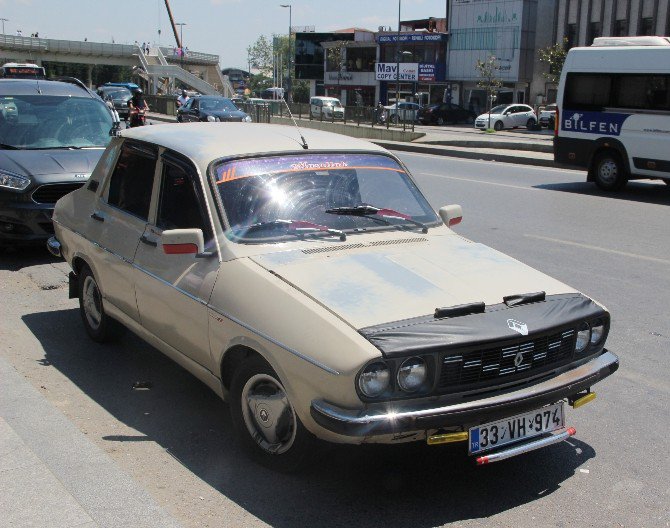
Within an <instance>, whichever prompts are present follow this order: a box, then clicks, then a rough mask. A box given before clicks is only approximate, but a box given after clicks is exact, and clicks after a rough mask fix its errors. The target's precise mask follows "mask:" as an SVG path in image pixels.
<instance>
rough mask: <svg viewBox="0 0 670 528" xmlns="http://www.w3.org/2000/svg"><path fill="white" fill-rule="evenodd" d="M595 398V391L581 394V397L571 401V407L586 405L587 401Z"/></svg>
mask: <svg viewBox="0 0 670 528" xmlns="http://www.w3.org/2000/svg"><path fill="white" fill-rule="evenodd" d="M595 399H596V393H595V392H589V393H588V394H586V395H585V396H582V397H581V398H577V399H576V400H575V401H574V402H572V408H573V409H578V408H579V407H581V406H582V405H586V404H587V403H589V402H591V401H593V400H595Z"/></svg>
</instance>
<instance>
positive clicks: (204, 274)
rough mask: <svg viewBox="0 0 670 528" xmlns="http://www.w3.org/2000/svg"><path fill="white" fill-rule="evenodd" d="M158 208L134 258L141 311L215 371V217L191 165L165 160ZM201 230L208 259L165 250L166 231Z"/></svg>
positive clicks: (163, 336) (173, 157)
mask: <svg viewBox="0 0 670 528" xmlns="http://www.w3.org/2000/svg"><path fill="white" fill-rule="evenodd" d="M159 171H160V178H159V181H158V182H157V185H156V188H155V191H154V192H155V195H156V199H155V201H154V202H155V206H154V207H153V210H152V215H151V218H150V220H149V222H148V223H147V225H146V230H145V232H144V234H143V236H142V237H141V238H140V244H139V247H138V248H137V254H136V256H135V266H134V273H135V282H136V287H135V291H136V296H137V307H138V309H139V314H140V320H141V322H142V326H143V327H144V328H146V329H147V330H148V331H150V332H151V333H152V334H154V335H155V336H156V337H158V338H159V339H160V340H161V341H163V342H165V343H167V344H168V345H170V346H171V347H173V348H174V349H176V350H177V351H178V352H180V353H181V354H183V355H185V356H187V357H189V358H190V359H192V360H193V361H195V362H197V363H199V364H200V365H202V366H203V367H205V368H207V369H211V368H213V367H212V365H211V356H210V349H209V337H208V335H209V333H208V332H209V330H208V325H209V323H208V317H209V316H208V313H207V303H208V302H209V297H210V295H211V292H212V288H213V287H214V282H215V280H216V275H217V273H218V270H219V258H218V257H219V255H218V252H217V251H216V250H215V244H214V235H213V233H214V232H213V228H212V224H211V221H210V220H209V218H210V216H209V214H208V213H207V208H206V205H205V198H204V193H203V190H202V187H201V185H200V180H199V178H198V176H197V173H196V171H195V168H194V167H193V165H192V164H191V162H190V161H188V160H186V159H184V158H182V157H180V156H179V155H177V154H175V153H172V152H165V153H163V155H162V156H161V167H160V168H159ZM192 228H197V229H202V231H203V235H204V240H205V247H206V248H207V249H210V248H214V250H213V251H212V252H211V253H207V254H206V255H198V256H196V255H194V254H183V255H181V254H170V255H166V254H165V253H164V252H163V248H162V244H161V234H162V233H163V231H164V230H167V229H192Z"/></svg>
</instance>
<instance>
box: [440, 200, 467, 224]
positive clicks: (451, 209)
mask: <svg viewBox="0 0 670 528" xmlns="http://www.w3.org/2000/svg"><path fill="white" fill-rule="evenodd" d="M439 213H440V218H441V219H442V221H443V222H444V223H445V224H446V225H447V227H451V226H455V225H456V224H460V223H461V220H463V208H462V207H461V206H460V205H445V206H444V207H441V208H440V211H439Z"/></svg>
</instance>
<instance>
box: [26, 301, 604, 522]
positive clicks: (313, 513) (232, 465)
mask: <svg viewBox="0 0 670 528" xmlns="http://www.w3.org/2000/svg"><path fill="white" fill-rule="evenodd" d="M23 320H24V322H25V323H26V325H27V326H28V328H29V329H30V330H31V331H32V333H33V334H34V335H35V336H36V337H37V338H38V339H39V340H40V342H41V344H42V346H43V347H44V350H45V358H44V359H43V360H40V364H42V365H45V366H53V367H55V368H57V369H58V370H59V371H60V372H62V373H63V374H64V375H65V376H67V377H68V378H69V379H70V380H71V381H72V382H73V383H74V384H75V385H76V386H77V387H78V388H79V389H80V390H82V391H83V392H84V393H85V394H86V395H87V396H89V397H90V398H92V399H93V400H94V401H95V402H97V403H98V404H99V405H100V406H101V407H102V408H103V409H105V410H106V411H107V412H109V413H111V414H112V415H113V416H114V417H115V419H117V420H119V421H121V422H123V423H125V424H127V425H129V426H130V427H132V428H134V429H136V430H137V431H139V432H140V433H142V435H145V436H142V435H139V436H138V435H134V436H122V435H117V436H109V437H105V438H104V440H106V441H109V442H123V441H129V442H141V441H145V440H149V441H154V442H157V443H158V444H159V445H160V446H162V447H163V448H164V449H166V450H167V451H168V452H169V453H170V454H171V455H172V456H174V457H175V458H176V459H178V460H179V461H180V462H181V464H183V465H184V466H185V467H186V468H187V469H188V470H189V471H191V472H192V473H193V474H194V475H196V476H197V477H198V478H200V479H202V480H203V481H205V482H206V483H208V484H209V485H210V486H212V487H213V488H215V489H216V490H218V491H219V492H220V493H222V494H224V495H225V496H226V497H228V498H229V499H231V500H233V501H234V502H235V503H237V504H238V505H239V506H240V507H242V508H244V509H245V510H247V511H248V512H250V513H252V514H253V515H255V516H256V517H258V518H259V519H261V520H262V521H264V522H266V523H268V524H270V525H272V526H277V527H282V528H283V527H285V528H289V527H293V526H319V527H321V528H329V527H336V526H356V527H379V526H385V527H386V528H395V527H398V528H400V527H403V528H404V527H406V526H412V527H430V526H436V525H441V524H444V523H449V522H456V521H459V520H463V519H470V518H480V517H488V516H491V515H494V514H497V513H499V512H503V511H505V510H508V509H511V508H514V507H517V506H519V505H522V504H526V503H529V502H532V501H535V500H537V499H539V498H541V497H543V496H545V495H547V494H550V493H552V492H554V491H555V490H557V489H558V488H559V487H560V486H561V483H562V482H563V481H564V480H566V479H569V478H570V477H571V476H572V475H573V474H574V472H575V470H576V468H577V467H578V466H580V465H581V464H583V463H584V462H586V461H587V460H588V459H590V458H593V457H594V456H595V452H594V450H593V449H592V448H591V447H590V446H589V445H587V444H585V443H583V442H581V441H579V440H576V439H572V440H570V441H569V442H564V443H562V444H558V445H556V446H553V447H550V448H546V449H543V450H540V451H535V452H532V453H529V454H527V455H526V456H522V457H517V458H514V459H511V460H509V461H506V462H502V463H500V464H494V465H491V466H485V467H481V468H477V467H475V466H474V465H473V463H472V460H471V459H469V458H468V457H467V456H466V453H465V448H464V447H460V446H459V447H458V448H455V449H454V448H438V447H428V446H426V445H423V444H421V445H416V444H410V445H404V446H374V445H368V446H362V447H353V446H350V447H334V448H332V449H329V450H328V451H327V452H325V453H324V454H323V456H322V458H321V460H320V461H319V462H318V463H317V464H316V465H315V466H313V467H311V468H310V469H309V470H308V471H306V472H304V473H302V474H299V475H291V476H286V475H281V474H276V473H273V472H271V471H268V470H266V469H264V468H262V467H259V466H257V465H255V464H254V463H253V462H251V461H249V460H248V459H247V458H246V457H245V456H244V455H243V453H242V452H241V450H240V449H239V448H238V446H237V444H236V443H235V442H234V439H233V437H232V426H231V421H230V418H229V414H228V408H227V406H226V405H225V404H223V403H221V401H220V400H219V399H218V397H217V396H216V395H214V394H213V393H212V392H211V391H210V390H209V389H208V388H206V387H205V386H204V385H203V384H201V383H200V382H199V381H197V380H196V379H195V378H194V377H192V376H191V375H190V374H188V373H187V372H186V371H184V370H182V369H181V368H180V367H178V366H177V365H176V364H174V363H173V362H171V361H170V360H168V359H167V358H166V357H164V356H163V355H162V354H161V353H160V352H158V351H157V350H155V349H154V348H152V347H150V346H149V345H147V344H146V343H144V342H143V341H141V340H140V339H139V338H137V337H136V336H134V335H133V334H131V333H128V334H127V335H126V336H124V337H123V338H122V339H121V340H120V342H119V343H117V344H115V345H104V346H101V345H97V344H95V343H93V342H91V341H90V340H89V339H88V338H87V337H86V335H85V333H84V330H83V328H82V325H81V321H80V319H79V313H78V311H77V310H75V309H71V310H61V311H54V312H42V313H33V314H29V315H26V316H24V317H23ZM138 381H140V382H146V383H145V384H144V385H145V386H150V387H151V388H150V390H139V391H138V390H133V389H132V386H133V384H134V383H136V382H138Z"/></svg>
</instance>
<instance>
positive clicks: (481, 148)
mask: <svg viewBox="0 0 670 528" xmlns="http://www.w3.org/2000/svg"><path fill="white" fill-rule="evenodd" d="M147 115H148V116H149V118H150V119H153V120H155V121H161V122H168V123H174V122H176V119H175V118H174V117H173V116H168V115H165V114H157V113H151V112H150V113H148V114H147ZM297 121H298V124H300V120H297ZM337 126H338V127H341V126H342V125H341V124H339V123H338V124H337ZM349 126H351V127H354V128H356V127H357V125H355V124H352V125H349ZM360 126H361V127H363V126H366V127H368V128H369V125H360ZM376 128H378V127H376ZM415 131H416V132H421V133H423V134H424V136H423V137H421V138H419V139H417V140H415V141H412V142H400V141H386V140H378V139H374V140H371V141H372V142H373V143H375V144H377V145H380V146H382V147H384V148H387V149H389V150H399V151H405V152H417V153H422V154H433V155H439V156H451V157H456V158H466V159H478V160H484V161H499V162H503V163H518V164H522V165H534V166H540V167H557V165H556V164H555V163H554V154H553V138H554V135H553V131H551V130H546V129H543V130H538V131H531V130H526V129H517V130H502V131H500V132H495V133H486V132H482V131H480V130H476V129H475V128H474V127H473V126H472V125H453V126H444V127H437V126H420V125H417V126H416V127H415Z"/></svg>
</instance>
